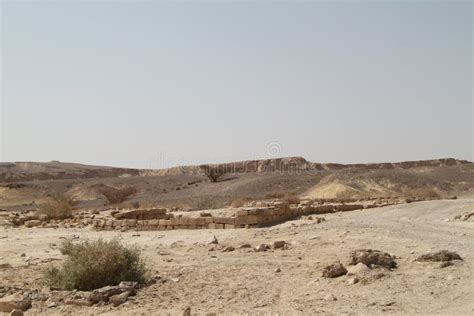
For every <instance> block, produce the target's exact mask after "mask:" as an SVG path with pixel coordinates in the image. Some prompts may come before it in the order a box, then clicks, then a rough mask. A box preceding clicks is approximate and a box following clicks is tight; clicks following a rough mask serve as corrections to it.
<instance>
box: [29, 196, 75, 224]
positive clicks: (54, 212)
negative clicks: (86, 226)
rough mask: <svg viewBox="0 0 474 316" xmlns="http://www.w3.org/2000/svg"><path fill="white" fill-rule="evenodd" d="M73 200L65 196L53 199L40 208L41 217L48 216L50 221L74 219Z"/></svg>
mask: <svg viewBox="0 0 474 316" xmlns="http://www.w3.org/2000/svg"><path fill="white" fill-rule="evenodd" d="M73 206H74V202H73V200H71V199H70V198H68V197H65V196H56V197H53V198H52V199H51V200H50V201H49V202H47V203H45V204H43V205H41V206H40V208H39V210H38V212H37V213H38V214H39V215H47V216H48V218H50V219H65V218H71V217H72V207H73Z"/></svg>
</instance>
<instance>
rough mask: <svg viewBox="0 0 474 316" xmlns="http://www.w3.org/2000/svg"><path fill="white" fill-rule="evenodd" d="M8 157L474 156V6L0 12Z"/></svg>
mask: <svg viewBox="0 0 474 316" xmlns="http://www.w3.org/2000/svg"><path fill="white" fill-rule="evenodd" d="M0 10H1V16H0V17H1V23H0V25H1V32H0V35H1V38H0V39H1V42H0V53H1V55H0V61H1V65H0V74H1V90H0V102H1V103H0V111H1V112H0V115H1V121H0V122H1V129H0V132H1V134H0V141H1V150H0V159H1V161H50V160H59V161H67V162H79V163H86V164H97V165H110V166H122V167H136V168H166V167H170V166H174V165H187V164H199V163H212V162H229V161H236V160H246V159H265V158H273V157H280V156H282V157H283V156H303V157H305V158H306V159H308V160H309V161H313V162H338V163H356V162H361V163H362V162H384V161H404V160H420V159H434V158H442V157H453V158H458V159H467V160H471V161H472V160H474V159H473V157H474V152H473V148H474V145H473V134H474V130H473V121H474V116H473V115H474V114H473V102H472V100H473V80H472V77H473V64H472V56H473V33H472V31H473V21H472V20H473V4H472V2H470V1H464V2H456V1H449V2H448V1H446V2H443V1H399V2H383V3H382V2H373V1H352V2H342V1H337V2H334V1H333V2H317V1H315V2H299V1H292V2H289V1H283V2H270V1H246V2H232V3H231V2H217V1H195V2H181V1H180V2H178V1H174V2H173V1H168V2H160V1H146V2H136V1H134V2H132V1H48V2H47V1H36V2H33V1H30V2H26V1H24V2H23V1H22V2H20V1H1V2H0Z"/></svg>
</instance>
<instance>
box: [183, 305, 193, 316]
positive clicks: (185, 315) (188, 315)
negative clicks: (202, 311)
mask: <svg viewBox="0 0 474 316" xmlns="http://www.w3.org/2000/svg"><path fill="white" fill-rule="evenodd" d="M183 316H191V306H188V307H186V309H185V310H184V311H183Z"/></svg>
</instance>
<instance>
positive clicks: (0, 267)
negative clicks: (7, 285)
mask: <svg viewBox="0 0 474 316" xmlns="http://www.w3.org/2000/svg"><path fill="white" fill-rule="evenodd" d="M12 268H13V267H12V265H11V264H9V263H0V270H3V269H12Z"/></svg>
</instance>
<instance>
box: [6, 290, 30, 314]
mask: <svg viewBox="0 0 474 316" xmlns="http://www.w3.org/2000/svg"><path fill="white" fill-rule="evenodd" d="M30 307H31V300H30V299H28V298H26V297H24V296H23V295H21V294H18V293H16V294H12V295H8V296H5V297H2V298H0V312H4V313H10V312H11V311H13V310H15V309H16V310H20V311H26V310H27V309H28V308H30Z"/></svg>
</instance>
